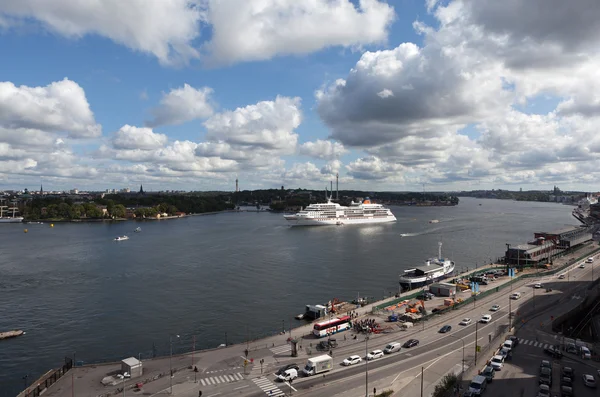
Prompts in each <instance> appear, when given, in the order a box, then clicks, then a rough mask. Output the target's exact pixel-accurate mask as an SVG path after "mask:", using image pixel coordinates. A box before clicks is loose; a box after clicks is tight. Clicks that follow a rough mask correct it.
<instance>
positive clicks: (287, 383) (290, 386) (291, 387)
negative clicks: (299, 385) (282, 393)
mask: <svg viewBox="0 0 600 397" xmlns="http://www.w3.org/2000/svg"><path fill="white" fill-rule="evenodd" d="M283 383H285V384H286V385H288V387H289V388H290V389H292V390H293V391H298V390H296V389H294V386H292V385H290V384H289V382H283Z"/></svg>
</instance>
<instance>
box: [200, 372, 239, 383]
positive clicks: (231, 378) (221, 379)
mask: <svg viewBox="0 0 600 397" xmlns="http://www.w3.org/2000/svg"><path fill="white" fill-rule="evenodd" d="M243 379H244V377H243V376H242V374H240V373H239V372H237V373H235V374H225V375H215V376H211V377H210V378H202V379H200V383H201V384H202V386H208V385H218V384H220V383H231V382H237V381H239V380H243Z"/></svg>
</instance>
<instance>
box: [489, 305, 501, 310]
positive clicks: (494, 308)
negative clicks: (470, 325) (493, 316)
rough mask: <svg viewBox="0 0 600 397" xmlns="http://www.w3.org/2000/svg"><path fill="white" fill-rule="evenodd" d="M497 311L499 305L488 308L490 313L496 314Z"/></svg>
mask: <svg viewBox="0 0 600 397" xmlns="http://www.w3.org/2000/svg"><path fill="white" fill-rule="evenodd" d="M498 310H500V305H493V306H492V307H490V311H492V312H497V311H498Z"/></svg>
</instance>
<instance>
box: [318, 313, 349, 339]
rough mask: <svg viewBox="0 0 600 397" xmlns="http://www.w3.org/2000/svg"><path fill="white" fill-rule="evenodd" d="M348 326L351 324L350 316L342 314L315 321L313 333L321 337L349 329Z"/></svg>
mask: <svg viewBox="0 0 600 397" xmlns="http://www.w3.org/2000/svg"><path fill="white" fill-rule="evenodd" d="M350 327H352V324H351V323H350V316H343V317H338V318H334V319H332V320H327V321H321V322H319V323H316V324H315V326H314V329H313V334H315V336H316V337H318V338H321V337H323V336H327V335H331V334H335V333H336V332H342V331H345V330H347V329H350Z"/></svg>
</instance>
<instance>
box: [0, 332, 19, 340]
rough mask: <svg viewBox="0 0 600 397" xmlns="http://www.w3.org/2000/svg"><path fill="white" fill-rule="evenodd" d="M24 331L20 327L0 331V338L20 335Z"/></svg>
mask: <svg viewBox="0 0 600 397" xmlns="http://www.w3.org/2000/svg"><path fill="white" fill-rule="evenodd" d="M24 333H25V331H22V330H20V329H17V330H14V331H6V332H0V340H2V339H8V338H16V337H17V336H21V335H23V334H24Z"/></svg>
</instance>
